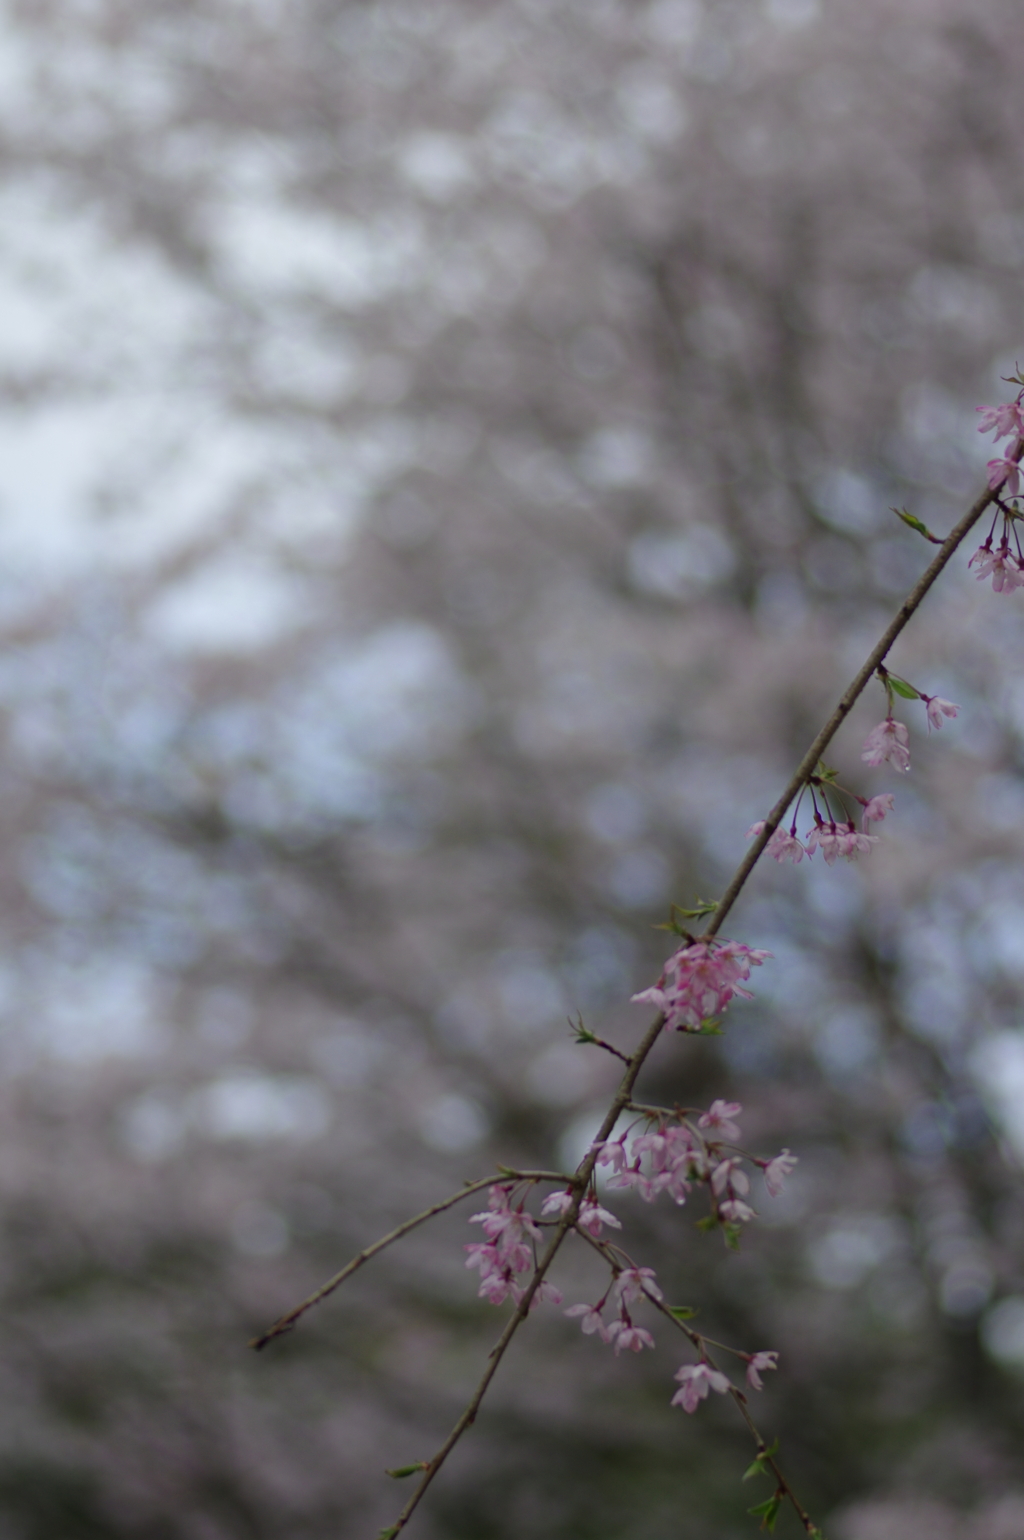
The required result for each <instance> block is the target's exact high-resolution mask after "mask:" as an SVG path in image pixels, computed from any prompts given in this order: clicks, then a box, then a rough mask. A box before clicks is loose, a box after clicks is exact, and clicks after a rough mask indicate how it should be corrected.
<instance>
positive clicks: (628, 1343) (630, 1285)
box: [565, 1267, 663, 1357]
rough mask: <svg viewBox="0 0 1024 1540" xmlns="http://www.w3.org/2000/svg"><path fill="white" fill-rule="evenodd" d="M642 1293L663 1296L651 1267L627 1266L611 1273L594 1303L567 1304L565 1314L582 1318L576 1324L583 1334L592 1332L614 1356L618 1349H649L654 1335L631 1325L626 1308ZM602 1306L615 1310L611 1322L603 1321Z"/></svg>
mask: <svg viewBox="0 0 1024 1540" xmlns="http://www.w3.org/2000/svg"><path fill="white" fill-rule="evenodd" d="M645 1295H646V1296H647V1298H648V1299H661V1298H663V1295H662V1292H661V1290H660V1289H659V1287H658V1285H657V1283H656V1282H655V1274H654V1269H653V1267H627V1268H624V1269H623V1270H622V1271H621V1272H616V1273H615V1275H614V1277H613V1278H612V1284H611V1288H610V1289H609V1290H608V1292H607V1293H606V1294H605V1295H604V1297H603V1298H602V1299H599V1300H598V1302H597V1304H596V1305H570V1306H569V1308H568V1310H567V1311H566V1312H565V1313H566V1315H569V1316H580V1317H582V1319H581V1321H580V1325H581V1326H582V1328H583V1330H584V1332H585V1333H586V1335H587V1336H588V1337H589V1336H592V1335H593V1334H594V1333H595V1332H596V1333H597V1335H598V1336H599V1337H600V1338H601V1341H602V1342H610V1343H611V1344H612V1346H613V1348H614V1350H615V1355H616V1357H618V1355H619V1354H620V1353H622V1352H629V1353H639V1352H640V1351H641V1350H642V1349H643V1348H645V1347H649V1348H652V1347H653V1346H654V1338H653V1337H652V1336H651V1334H650V1332H649V1331H645V1330H644V1328H643V1327H642V1326H635V1325H634V1324H633V1318H632V1316H631V1315H630V1313H629V1307H630V1305H632V1304H635V1302H636V1301H637V1300H638V1299H643V1297H644V1296H645ZM606 1305H610V1306H611V1308H612V1310H613V1311H617V1312H618V1314H617V1315H616V1316H615V1318H614V1319H613V1320H611V1321H605V1319H604V1316H603V1314H602V1312H603V1311H604V1309H605V1306H606Z"/></svg>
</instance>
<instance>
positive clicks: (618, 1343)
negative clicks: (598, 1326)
mask: <svg viewBox="0 0 1024 1540" xmlns="http://www.w3.org/2000/svg"><path fill="white" fill-rule="evenodd" d="M608 1335H609V1337H610V1338H611V1341H612V1346H613V1348H614V1350H615V1356H616V1358H617V1357H618V1356H619V1354H620V1353H621V1352H622V1351H623V1349H625V1350H626V1351H627V1352H630V1353H639V1352H640V1351H641V1350H642V1349H643V1348H645V1347H649V1348H652V1347H653V1346H654V1338H653V1337H652V1336H651V1334H650V1332H649V1331H644V1329H643V1327H642V1326H634V1325H633V1323H632V1321H630V1320H622V1321H612V1323H611V1325H610V1326H609V1327H608Z"/></svg>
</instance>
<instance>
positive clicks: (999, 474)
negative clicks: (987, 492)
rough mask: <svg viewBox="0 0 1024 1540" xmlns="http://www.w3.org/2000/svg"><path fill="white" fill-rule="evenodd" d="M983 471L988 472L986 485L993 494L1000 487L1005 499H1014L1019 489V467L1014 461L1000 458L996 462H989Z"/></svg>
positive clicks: (1003, 457)
mask: <svg viewBox="0 0 1024 1540" xmlns="http://www.w3.org/2000/svg"><path fill="white" fill-rule="evenodd" d="M985 469H986V470H987V471H988V484H989V486H990V487H991V489H992V491H993V492H998V490H999V488H1000V487H1002V488H1003V491H1004V492H1005V493H1006V495H1007V497H1016V496H1017V492H1018V491H1019V489H1020V466H1019V465H1018V464H1017V462H1016V460H1010V459H1007V458H1006V457H1005V456H1000V457H999V459H997V460H989V462H988V464H987V465H986V467H985Z"/></svg>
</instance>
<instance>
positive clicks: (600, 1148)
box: [590, 995, 636, 1171]
mask: <svg viewBox="0 0 1024 1540" xmlns="http://www.w3.org/2000/svg"><path fill="white" fill-rule="evenodd" d="M633 998H634V1000H635V999H636V996H635V995H634V996H633ZM590 1148H591V1150H596V1151H597V1164H598V1165H599V1166H611V1168H612V1170H613V1171H621V1170H622V1168H623V1166H624V1165H625V1164H626V1141H625V1139H606V1140H604V1142H603V1143H601V1142H599V1141H597V1140H595V1141H594V1143H593V1144H592V1145H591V1146H590Z"/></svg>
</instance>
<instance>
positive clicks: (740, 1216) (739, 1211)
mask: <svg viewBox="0 0 1024 1540" xmlns="http://www.w3.org/2000/svg"><path fill="white" fill-rule="evenodd" d="M718 1212H719V1213H720V1214H721V1216H722V1218H723V1219H728V1220H729V1221H730V1222H731V1223H732V1224H738V1225H745V1224H746V1223H747V1221H748V1220H749V1219H754V1218H756V1215H755V1213H754V1210H753V1209H752V1208H751V1207H750V1204H749V1203H744V1202H743V1200H742V1199H741V1198H726V1200H725V1202H724V1203H720V1204H719V1205H718Z"/></svg>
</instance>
